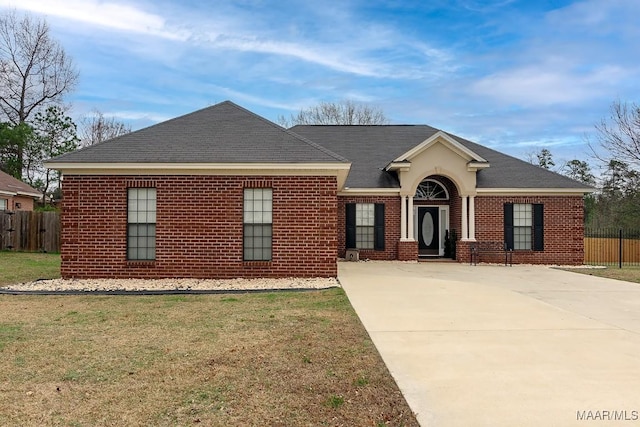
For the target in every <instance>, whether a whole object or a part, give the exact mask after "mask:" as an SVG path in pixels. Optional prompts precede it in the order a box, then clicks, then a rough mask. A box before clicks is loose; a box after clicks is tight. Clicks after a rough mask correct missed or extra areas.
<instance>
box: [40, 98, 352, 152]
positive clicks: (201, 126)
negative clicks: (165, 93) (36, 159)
mask: <svg viewBox="0 0 640 427" xmlns="http://www.w3.org/2000/svg"><path fill="white" fill-rule="evenodd" d="M50 161H53V162H56V163H328V162H330V163H335V162H346V159H344V158H343V157H341V156H339V155H337V154H335V153H332V152H330V151H329V150H327V149H326V148H324V147H321V146H319V145H317V144H316V143H314V142H311V141H309V140H307V139H305V138H304V137H301V136H299V135H296V134H293V133H291V132H289V131H288V130H286V129H284V128H282V127H280V126H278V125H276V124H275V123H272V122H270V121H268V120H266V119H264V118H262V117H260V116H258V115H256V114H254V113H252V112H250V111H248V110H246V109H244V108H242V107H240V106H238V105H236V104H234V103H232V102H230V101H225V102H222V103H219V104H216V105H214V106H212V107H208V108H204V109H202V110H198V111H195V112H193V113H190V114H186V115H184V116H181V117H177V118H174V119H171V120H168V121H166V122H162V123H158V124H156V125H153V126H150V127H148V128H145V129H141V130H138V131H135V132H132V133H129V134H126V135H123V136H120V137H117V138H114V139H111V140H108V141H105V142H102V143H100V144H96V145H93V146H90V147H87V148H84V149H81V150H78V151H75V152H72V153H68V154H64V155H62V156H59V157H56V158H55V159H52V160H50Z"/></svg>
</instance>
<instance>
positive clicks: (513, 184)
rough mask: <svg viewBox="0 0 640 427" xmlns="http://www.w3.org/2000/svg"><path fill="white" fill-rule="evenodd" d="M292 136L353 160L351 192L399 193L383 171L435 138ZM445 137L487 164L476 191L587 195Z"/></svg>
mask: <svg viewBox="0 0 640 427" xmlns="http://www.w3.org/2000/svg"><path fill="white" fill-rule="evenodd" d="M290 130H291V131H293V132H295V133H297V134H299V135H302V136H304V137H306V138H308V139H311V140H313V141H317V142H318V143H319V144H322V145H323V146H324V147H327V148H328V149H329V150H331V151H333V152H336V153H338V154H340V155H342V156H344V157H346V158H347V159H349V160H351V161H352V162H353V164H352V166H351V172H350V173H349V177H348V178H347V183H346V186H348V187H351V188H397V187H399V183H398V180H397V177H396V175H395V174H394V173H389V172H385V171H384V167H385V166H387V165H388V164H389V162H391V161H393V160H394V159H396V158H398V157H400V156H401V155H402V154H404V153H406V152H407V151H409V150H410V149H412V148H413V147H415V146H416V145H418V144H420V143H422V142H423V141H425V140H426V139H428V138H429V137H431V136H432V135H433V134H435V133H436V132H438V129H435V128H433V127H431V126H426V125H372V126H367V125H360V126H330V125H329V126H327V125H300V126H294V127H292V128H291V129H290ZM448 135H449V136H451V137H452V138H454V139H455V140H456V141H458V142H460V143H461V144H462V145H463V146H465V147H466V148H468V149H470V150H471V151H473V152H475V153H476V154H478V155H479V156H481V157H482V158H484V159H485V160H487V161H488V162H489V163H490V165H491V166H490V167H489V168H487V169H482V170H479V171H478V175H477V187H478V188H550V189H561V188H562V189H576V190H584V189H590V187H589V186H586V185H584V184H582V183H580V182H578V181H574V180H572V179H569V178H567V177H565V176H562V175H560V174H557V173H555V172H552V171H549V170H546V169H543V168H541V167H538V166H535V165H532V164H529V163H527V162H525V161H522V160H520V159H516V158H515V157H511V156H508V155H506V154H503V153H500V152H498V151H495V150H492V149H490V148H487V147H484V146H482V145H480V144H476V143H474V142H471V141H468V140H466V139H463V138H460V137H458V136H456V135H452V134H450V133H448Z"/></svg>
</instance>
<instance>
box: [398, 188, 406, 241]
mask: <svg viewBox="0 0 640 427" xmlns="http://www.w3.org/2000/svg"><path fill="white" fill-rule="evenodd" d="M406 240H407V196H400V241H401V242H404V241H406Z"/></svg>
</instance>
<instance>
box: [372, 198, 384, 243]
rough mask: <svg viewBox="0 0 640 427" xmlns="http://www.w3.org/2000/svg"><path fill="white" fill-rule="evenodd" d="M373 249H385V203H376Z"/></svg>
mask: <svg viewBox="0 0 640 427" xmlns="http://www.w3.org/2000/svg"><path fill="white" fill-rule="evenodd" d="M373 249H375V250H376V251H384V203H376V206H375V222H374V235H373Z"/></svg>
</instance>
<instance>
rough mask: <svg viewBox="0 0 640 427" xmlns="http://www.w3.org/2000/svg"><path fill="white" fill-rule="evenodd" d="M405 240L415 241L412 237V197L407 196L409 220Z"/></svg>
mask: <svg viewBox="0 0 640 427" xmlns="http://www.w3.org/2000/svg"><path fill="white" fill-rule="evenodd" d="M407 240H408V241H410V242H413V241H415V240H416V239H414V237H413V196H409V220H408V221H407Z"/></svg>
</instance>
